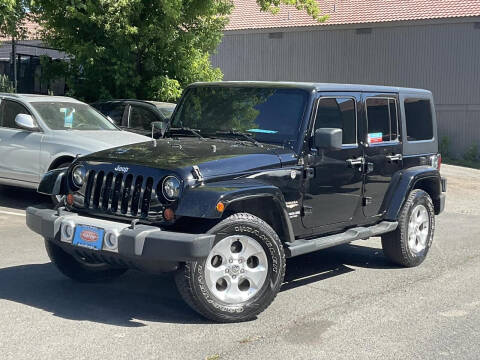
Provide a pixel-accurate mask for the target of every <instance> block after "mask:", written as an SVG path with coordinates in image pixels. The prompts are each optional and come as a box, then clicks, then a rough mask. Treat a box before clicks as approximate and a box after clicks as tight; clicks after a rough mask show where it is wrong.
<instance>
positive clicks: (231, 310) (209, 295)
mask: <svg viewBox="0 0 480 360" xmlns="http://www.w3.org/2000/svg"><path fill="white" fill-rule="evenodd" d="M209 233H212V234H216V235H217V238H216V240H215V243H214V246H213V248H212V250H211V251H210V254H209V255H208V256H207V257H206V258H204V259H201V260H199V261H193V262H188V263H186V264H185V265H184V266H183V267H182V268H181V269H180V270H179V271H178V272H177V273H176V275H175V282H176V284H177V288H178V290H179V292H180V294H181V295H182V297H183V299H184V300H185V302H186V303H187V304H189V305H190V307H192V308H193V309H194V310H195V311H197V312H198V313H199V314H201V315H203V316H204V317H206V318H208V319H210V320H214V321H218V322H238V321H246V320H250V319H253V318H255V317H256V316H257V315H258V314H259V313H261V312H262V311H263V310H265V309H266V308H267V307H268V306H269V305H270V304H271V303H272V301H273V300H274V298H275V296H276V295H277V293H278V291H279V290H280V286H281V285H282V282H283V278H284V275H285V264H286V262H285V253H284V251H283V246H282V243H281V241H280V239H279V237H278V235H277V234H276V232H275V231H274V230H273V229H272V228H271V227H270V226H269V225H268V224H267V223H266V222H264V221H263V220H261V219H259V218H258V217H256V216H253V215H251V214H247V213H239V214H234V215H231V216H230V217H228V218H227V219H225V220H223V221H221V222H220V223H219V224H218V225H216V226H214V227H213V228H212V229H211V230H210V231H209Z"/></svg>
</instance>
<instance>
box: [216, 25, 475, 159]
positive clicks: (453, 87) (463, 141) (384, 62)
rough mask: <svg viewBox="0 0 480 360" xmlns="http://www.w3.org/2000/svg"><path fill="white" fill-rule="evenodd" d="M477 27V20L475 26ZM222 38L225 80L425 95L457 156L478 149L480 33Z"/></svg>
mask: <svg viewBox="0 0 480 360" xmlns="http://www.w3.org/2000/svg"><path fill="white" fill-rule="evenodd" d="M477 21H478V20H477ZM269 31H270V32H261V31H257V32H243V33H241V32H238V33H235V32H229V33H226V34H225V36H224V39H223V41H222V43H221V44H220V46H219V48H218V52H217V53H216V54H215V55H213V56H212V63H213V64H214V65H215V66H219V67H220V68H221V69H222V71H223V72H224V74H225V75H224V79H225V80H289V81H314V82H339V83H366V84H379V85H395V86H407V87H417V88H425V89H429V90H431V91H432V92H433V94H434V97H435V101H436V106H437V112H438V114H437V116H438V123H439V134H440V137H443V136H447V137H448V139H449V142H450V150H451V152H452V153H454V154H455V155H457V156H459V155H461V154H463V153H464V152H465V151H466V149H467V148H468V147H469V146H471V145H473V144H477V145H478V146H479V147H480V26H478V23H477V24H476V23H474V20H471V22H458V23H429V24H421V25H416V24H408V25H407V26H406V25H405V24H403V25H396V26H381V27H374V28H373V29H372V30H371V32H370V33H368V31H367V32H365V31H362V32H358V31H357V30H356V29H354V28H350V29H349V28H336V29H332V28H330V29H328V28H325V27H324V28H320V29H319V28H310V29H306V30H305V29H293V30H282V31H284V32H282V33H272V31H275V30H269Z"/></svg>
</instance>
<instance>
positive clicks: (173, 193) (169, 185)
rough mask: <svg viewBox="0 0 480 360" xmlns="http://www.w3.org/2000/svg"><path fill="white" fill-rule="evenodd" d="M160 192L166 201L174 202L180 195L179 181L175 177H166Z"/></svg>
mask: <svg viewBox="0 0 480 360" xmlns="http://www.w3.org/2000/svg"><path fill="white" fill-rule="evenodd" d="M162 192H163V196H165V198H166V199H167V200H169V201H173V200H176V199H177V198H178V196H179V195H180V180H178V179H177V178H176V177H175V176H167V177H166V178H165V179H164V180H163V184H162Z"/></svg>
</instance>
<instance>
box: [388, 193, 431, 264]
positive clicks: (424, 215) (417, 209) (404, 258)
mask: <svg viewBox="0 0 480 360" xmlns="http://www.w3.org/2000/svg"><path fill="white" fill-rule="evenodd" d="M434 231H435V210H434V208H433V203H432V199H431V198H430V196H429V195H428V194H427V193H426V192H425V191H423V190H421V189H415V190H413V191H412V192H411V193H410V194H409V196H408V198H407V201H406V202H405V204H404V205H403V207H402V210H401V212H400V216H399V220H398V227H397V229H396V230H395V231H393V232H391V233H388V234H385V235H383V236H382V247H383V252H384V254H385V255H386V256H387V257H388V258H389V259H390V260H391V261H393V262H394V263H396V264H399V265H402V266H406V267H414V266H418V265H420V264H421V263H422V262H423V261H424V260H425V258H426V257H427V254H428V250H429V249H430V246H431V245H432V242H433V234H434Z"/></svg>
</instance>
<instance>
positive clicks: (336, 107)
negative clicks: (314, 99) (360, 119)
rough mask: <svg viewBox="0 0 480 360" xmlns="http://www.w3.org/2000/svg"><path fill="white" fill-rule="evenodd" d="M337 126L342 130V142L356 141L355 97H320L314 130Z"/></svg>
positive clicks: (351, 142) (352, 142)
mask: <svg viewBox="0 0 480 360" xmlns="http://www.w3.org/2000/svg"><path fill="white" fill-rule="evenodd" d="M319 128H338V129H342V130H343V140H342V142H343V144H344V145H347V144H356V143H357V116H356V104H355V99H352V98H322V99H320V100H319V102H318V108H317V117H316V119H315V130H316V129H319Z"/></svg>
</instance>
